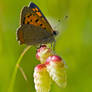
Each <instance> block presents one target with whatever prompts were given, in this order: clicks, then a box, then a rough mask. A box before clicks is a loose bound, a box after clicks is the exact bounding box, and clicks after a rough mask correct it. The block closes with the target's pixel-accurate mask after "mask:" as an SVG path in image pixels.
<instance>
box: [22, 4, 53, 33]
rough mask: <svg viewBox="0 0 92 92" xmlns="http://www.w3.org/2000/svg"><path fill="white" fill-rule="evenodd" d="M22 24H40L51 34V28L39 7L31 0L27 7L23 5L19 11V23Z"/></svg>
mask: <svg viewBox="0 0 92 92" xmlns="http://www.w3.org/2000/svg"><path fill="white" fill-rule="evenodd" d="M23 24H32V25H35V26H40V27H41V28H43V29H46V30H47V32H49V33H50V34H53V29H52V27H51V26H50V24H49V23H48V21H47V19H46V18H45V16H44V15H43V13H42V12H41V10H40V9H39V7H38V6H37V5H35V4H34V3H33V2H32V3H31V4H30V5H29V7H24V8H23V10H22V13H21V25H23Z"/></svg>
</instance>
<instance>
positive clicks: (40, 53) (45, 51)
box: [36, 45, 53, 64]
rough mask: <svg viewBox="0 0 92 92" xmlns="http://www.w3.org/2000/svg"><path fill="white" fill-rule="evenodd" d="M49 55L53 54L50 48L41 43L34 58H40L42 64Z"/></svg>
mask: <svg viewBox="0 0 92 92" xmlns="http://www.w3.org/2000/svg"><path fill="white" fill-rule="evenodd" d="M51 55H53V52H52V51H51V49H49V48H48V47H46V45H43V46H42V47H41V48H39V49H38V50H37V54H36V58H37V59H38V60H40V62H41V63H42V64H43V63H45V61H46V59H47V58H48V57H49V56H51Z"/></svg>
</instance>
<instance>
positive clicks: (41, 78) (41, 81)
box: [34, 64, 51, 92]
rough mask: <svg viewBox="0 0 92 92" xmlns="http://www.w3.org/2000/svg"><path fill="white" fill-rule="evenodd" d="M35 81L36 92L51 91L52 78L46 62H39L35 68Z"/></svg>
mask: <svg viewBox="0 0 92 92" xmlns="http://www.w3.org/2000/svg"><path fill="white" fill-rule="evenodd" d="M34 83H35V89H36V92H49V90H50V84H51V79H50V76H49V74H48V72H47V70H46V66H45V64H39V65H37V66H36V67H35V69H34Z"/></svg>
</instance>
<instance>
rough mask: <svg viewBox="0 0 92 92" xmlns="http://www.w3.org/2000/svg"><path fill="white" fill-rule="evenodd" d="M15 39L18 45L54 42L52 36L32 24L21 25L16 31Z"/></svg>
mask: <svg viewBox="0 0 92 92" xmlns="http://www.w3.org/2000/svg"><path fill="white" fill-rule="evenodd" d="M17 37H18V40H19V42H20V44H23V43H24V44H27V45H38V44H47V43H51V42H53V41H55V39H54V36H53V35H51V34H49V33H48V32H47V31H46V30H45V29H43V28H41V27H39V26H34V25H32V24H30V25H29V24H26V25H22V26H20V27H19V28H18V30H17Z"/></svg>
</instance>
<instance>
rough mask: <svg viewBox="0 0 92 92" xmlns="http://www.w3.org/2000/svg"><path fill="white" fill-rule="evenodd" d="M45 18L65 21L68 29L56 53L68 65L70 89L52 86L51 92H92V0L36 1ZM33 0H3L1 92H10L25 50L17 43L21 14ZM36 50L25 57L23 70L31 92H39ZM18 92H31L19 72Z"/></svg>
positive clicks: (0, 11)
mask: <svg viewBox="0 0 92 92" xmlns="http://www.w3.org/2000/svg"><path fill="white" fill-rule="evenodd" d="M32 1H33V2H34V3H36V4H37V5H38V6H39V7H40V9H41V10H42V11H43V13H44V15H46V16H51V17H55V18H58V17H60V18H63V17H64V16H65V15H66V14H68V16H69V19H68V21H67V22H66V23H65V26H66V25H67V28H66V29H65V30H64V32H63V33H62V34H61V35H60V36H59V37H58V39H57V42H56V53H57V54H58V55H60V56H61V57H62V58H63V59H64V60H65V62H66V64H67V66H68V68H67V77H68V80H67V82H68V85H67V87H66V88H65V89H62V88H59V87H57V85H56V84H55V83H53V84H52V87H51V92H91V91H92V0H81V1H80V0H32ZM29 2H30V0H22V1H19V0H16V1H13V0H4V1H3V0H0V92H7V90H8V87H9V84H10V81H11V77H12V73H13V70H14V67H15V64H16V61H17V59H18V57H19V55H20V54H21V52H22V51H23V50H24V48H25V45H23V46H20V45H19V44H18V42H17V41H16V29H17V27H18V26H19V19H20V11H21V9H22V8H23V6H24V5H26V6H27V5H28V4H29ZM35 54H36V48H35V47H32V48H31V49H30V50H29V51H28V52H27V53H26V54H25V56H24V57H23V59H22V63H21V66H22V67H23V69H24V71H25V72H26V74H27V76H28V79H29V83H30V89H31V92H35V89H34V83H33V70H34V67H35V66H36V65H37V64H38V63H39V61H37V60H36V58H35ZM14 92H28V88H27V85H26V82H25V80H24V79H23V77H22V75H21V73H20V72H19V71H18V73H17V76H16V80H15V85H14Z"/></svg>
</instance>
